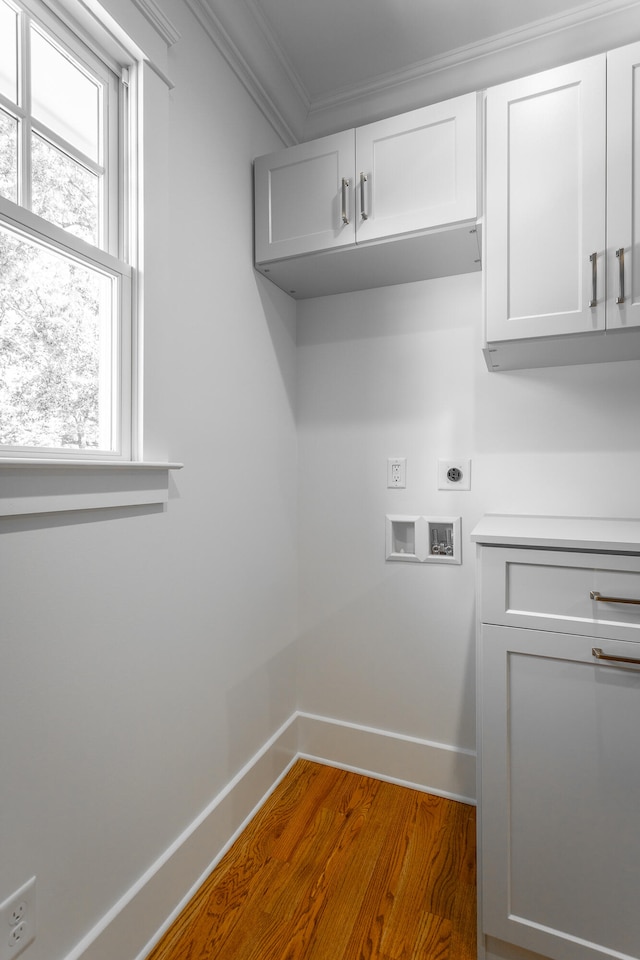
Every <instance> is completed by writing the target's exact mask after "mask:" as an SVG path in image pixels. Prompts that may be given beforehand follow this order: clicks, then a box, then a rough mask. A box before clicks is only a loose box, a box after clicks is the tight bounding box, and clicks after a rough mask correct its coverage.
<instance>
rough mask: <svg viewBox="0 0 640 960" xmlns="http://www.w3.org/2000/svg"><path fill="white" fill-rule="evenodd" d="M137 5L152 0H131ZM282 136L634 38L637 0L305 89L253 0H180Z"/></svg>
mask: <svg viewBox="0 0 640 960" xmlns="http://www.w3.org/2000/svg"><path fill="white" fill-rule="evenodd" d="M134 2H135V3H136V4H137V5H141V6H143V5H146V4H149V5H151V4H153V6H155V0H134ZM186 3H187V5H188V6H189V7H190V9H191V10H192V12H193V13H194V15H195V16H196V17H197V19H198V20H199V22H200V23H201V25H202V26H203V27H204V29H205V31H206V32H207V34H208V35H209V37H210V39H211V40H212V41H213V43H214V44H215V45H216V47H217V48H218V50H219V51H220V52H221V53H222V55H223V56H224V58H225V60H226V61H227V63H228V64H229V66H230V67H231V68H232V69H233V71H234V72H235V73H236V75H237V76H238V78H239V79H240V81H241V82H242V84H243V85H244V87H245V88H246V90H247V91H248V92H249V94H250V95H251V97H252V98H253V100H254V102H255V103H256V104H257V105H258V107H259V108H260V109H261V111H262V112H263V114H264V115H265V117H266V118H267V120H268V121H269V122H270V123H271V125H272V126H273V128H274V130H275V131H276V133H277V134H278V135H279V136H280V138H281V139H282V141H283V144H284V145H290V144H292V143H296V142H299V141H300V140H308V139H312V138H314V137H318V136H323V135H325V134H327V133H332V132H335V131H337V130H340V129H345V128H347V127H350V126H358V125H360V124H362V123H368V122H370V121H372V120H376V119H380V118H382V117H385V116H391V115H393V114H395V113H402V112H403V111H405V110H411V109H413V108H415V107H417V106H421V105H424V104H427V103H434V102H436V101H437V100H443V99H447V98H448V97H453V96H457V95H459V94H461V93H466V92H469V91H470V90H482V89H484V88H486V87H487V86H492V85H493V84H496V83H502V82H504V81H506V80H510V79H514V78H516V77H518V76H526V75H528V74H531V73H536V72H538V71H539V70H544V69H547V68H548V67H552V66H557V65H559V64H561V63H566V62H569V61H572V60H579V59H581V58H582V57H586V56H591V55H593V54H594V53H598V52H603V51H605V50H607V49H611V48H613V47H615V46H621V45H623V44H625V43H631V42H632V41H634V40H637V39H640V0H588V2H586V3H581V4H579V5H577V6H575V7H573V8H572V9H570V10H567V11H564V12H563V13H559V14H555V15H553V16H551V17H546V18H544V19H541V20H537V21H535V22H532V23H530V24H527V25H525V26H524V27H521V28H519V29H514V30H510V31H506V32H504V33H501V34H497V35H495V36H493V37H489V38H487V39H485V40H483V41H480V42H478V43H473V44H469V45H467V46H463V47H459V48H457V49H455V50H452V51H449V52H447V53H445V54H443V55H442V56H437V57H433V58H431V59H428V60H424V61H422V62H420V63H416V64H413V65H412V66H411V67H409V68H408V69H406V70H402V71H398V72H394V73H388V74H384V75H379V76H376V77H374V78H372V80H371V81H370V82H367V83H365V84H360V85H357V86H352V87H349V88H343V89H340V90H336V91H333V92H332V93H329V94H328V95H326V96H322V97H316V98H311V97H310V96H309V93H308V91H307V90H306V88H305V86H304V84H303V82H302V81H301V79H300V77H299V76H298V74H297V73H296V71H295V69H294V67H293V65H292V63H291V61H290V60H289V58H288V57H287V54H286V52H285V51H284V49H283V48H282V46H281V44H280V43H279V41H278V38H277V36H276V35H275V33H274V31H273V29H272V28H271V26H270V24H269V22H268V20H267V19H266V18H265V17H264V15H263V13H262V10H261V8H260V4H259V0H186Z"/></svg>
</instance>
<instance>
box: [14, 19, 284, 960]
mask: <svg viewBox="0 0 640 960" xmlns="http://www.w3.org/2000/svg"><path fill="white" fill-rule="evenodd" d="M167 12H168V13H169V14H170V16H171V18H172V20H173V22H174V23H175V25H176V26H177V28H178V30H179V31H180V33H181V34H182V38H181V39H180V40H179V41H178V43H177V44H176V45H175V46H174V47H173V48H172V50H171V53H170V59H169V75H170V77H171V79H172V80H173V81H174V83H175V89H174V90H173V91H172V92H171V95H170V105H169V112H170V129H169V144H170V155H169V167H170V171H169V172H170V182H171V189H170V194H169V196H159V197H157V198H155V203H157V204H158V206H159V207H160V208H161V210H162V211H163V214H164V226H165V229H166V236H165V239H166V241H167V242H168V245H169V254H170V258H171V264H172V275H171V279H170V281H169V283H168V293H169V295H168V298H167V300H166V302H165V303H164V305H163V307H162V309H160V310H157V311H154V312H153V314H152V315H150V316H148V317H147V325H146V351H147V358H148V361H149V362H151V360H153V364H154V369H155V371H156V372H159V373H160V375H161V378H162V387H163V389H162V390H159V389H156V390H155V392H153V391H150V393H149V395H148V398H147V399H148V400H149V402H150V403H151V407H150V408H149V409H148V411H147V412H148V415H149V420H150V422H152V423H153V424H154V431H155V440H156V442H158V439H159V438H158V433H159V432H161V433H162V434H163V436H162V442H163V443H164V444H165V447H166V454H167V455H168V456H169V457H170V459H174V460H182V461H184V464H185V466H184V469H183V470H182V471H181V472H179V473H176V474H173V475H172V499H171V501H170V503H169V505H168V509H167V510H166V511H165V512H161V511H160V512H156V511H155V510H154V509H148V508H145V509H139V510H135V509H132V510H122V511H120V512H114V511H108V512H102V513H101V512H89V513H85V514H77V515H60V516H58V517H56V518H55V519H50V518H49V519H47V518H42V517H32V518H29V519H24V520H21V519H9V520H3V521H2V524H1V525H0V645H1V649H2V656H1V660H0V687H1V692H0V711H1V717H0V756H1V762H0V767H1V777H0V811H1V813H0V820H1V829H2V840H1V844H0V901H2V900H3V899H4V898H5V897H6V896H8V895H9V894H11V893H12V892H13V890H14V889H16V888H17V887H18V886H20V885H21V884H22V883H23V882H24V881H25V880H27V879H28V878H29V877H31V876H32V875H34V874H35V875H36V876H37V887H38V925H39V931H38V936H37V939H36V941H35V943H34V944H33V946H32V947H29V948H28V950H27V952H26V953H25V957H28V958H29V960H60V958H63V957H65V956H67V954H68V953H69V951H71V949H72V948H73V947H75V945H76V944H77V943H78V942H79V941H80V940H81V938H82V937H83V936H84V935H85V934H86V933H87V932H88V931H89V930H90V928H91V927H92V926H93V925H94V924H95V923H96V922H97V921H99V920H100V919H101V918H102V917H103V916H104V915H105V914H106V913H107V911H108V910H109V909H110V908H111V907H112V906H113V905H114V904H116V902H117V901H118V900H119V898H120V897H121V896H123V895H124V894H125V893H126V891H127V890H128V889H129V887H130V886H131V885H132V884H133V883H134V882H135V881H137V880H138V878H139V877H140V876H141V875H142V874H143V873H144V871H146V870H147V868H149V867H150V866H151V865H152V864H153V863H154V861H155V860H156V858H158V857H159V856H160V855H161V854H163V852H164V851H165V850H166V849H167V848H168V847H169V845H170V844H171V843H172V842H173V841H174V840H175V839H176V838H177V837H178V835H179V834H180V833H181V831H183V830H184V829H185V828H186V827H187V825H189V824H190V823H191V822H192V821H193V820H194V818H195V817H196V816H197V815H198V814H199V813H200V811H201V810H203V809H204V808H205V807H206V806H207V804H209V803H210V801H211V800H212V798H214V797H215V796H216V795H217V794H218V792H219V791H220V790H222V789H223V788H224V787H225V786H226V785H227V784H228V783H229V781H230V780H231V778H232V777H233V776H234V774H235V773H236V772H237V771H238V770H239V769H240V768H241V767H242V766H243V764H245V762H246V761H247V760H248V759H249V757H251V756H252V755H253V754H254V753H255V751H256V750H258V748H259V747H261V746H262V744H263V743H264V742H265V741H266V740H267V739H268V738H269V736H270V735H271V734H272V733H273V732H274V731H275V730H276V729H277V728H278V727H279V726H280V724H281V723H282V722H283V720H284V719H286V718H288V717H289V716H290V715H291V713H292V711H293V709H294V708H295V691H294V666H295V664H294V656H293V645H294V642H295V637H296V600H295V591H296V581H295V576H296V481H295V463H296V435H295V422H294V403H295V378H294V369H295V366H294V365H295V310H294V305H293V303H292V302H291V301H290V300H289V299H288V298H287V297H285V296H284V295H283V294H281V293H280V292H279V291H277V290H276V289H275V288H274V287H272V285H270V284H268V283H267V282H266V281H264V280H261V279H260V278H258V277H257V275H256V274H255V273H254V271H253V268H252V244H253V239H252V229H253V228H252V191H251V181H252V168H251V161H252V159H253V157H254V156H256V155H257V154H260V153H265V152H267V151H269V150H273V149H276V148H277V147H279V146H280V142H279V141H278V140H277V138H276V137H275V135H274V134H273V132H272V131H271V130H270V128H269V127H268V125H267V122H266V121H265V120H264V118H263V117H262V116H261V114H260V113H259V112H258V110H257V108H255V107H254V105H253V102H252V101H251V100H250V98H249V97H248V95H247V94H246V92H245V91H244V89H243V87H242V86H241V85H240V83H239V82H238V81H237V80H236V78H235V77H234V76H233V75H232V73H231V72H230V70H229V69H228V68H227V66H226V64H224V62H223V61H222V60H221V58H220V57H219V56H218V54H217V52H216V50H215V48H214V46H213V45H212V44H211V42H210V41H209V40H208V39H207V38H206V36H205V35H204V33H203V31H202V29H201V27H200V26H199V25H198V24H197V23H196V21H195V20H194V19H193V18H192V15H191V13H190V12H189V11H188V10H187V8H186V7H184V6H183V4H182V3H179V2H172V3H171V4H167ZM156 239H157V238H156ZM148 242H149V243H153V242H154V238H153V237H150V238H148ZM159 422H160V426H159ZM237 816H238V812H237V811H236V819H237ZM232 819H233V818H230V822H231V820H232ZM240 819H242V816H240ZM224 839H226V837H225V838H224ZM215 852H216V850H211V851H210V852H209V853H207V852H206V851H203V852H202V856H203V857H206V858H207V859H206V860H205V862H208V861H209V860H210V859H211V857H212V856H213V855H214V854H215ZM185 876H188V873H187V872H185ZM192 880H193V876H191V879H190V880H189V882H192ZM175 902H176V899H174V901H173V903H172V904H171V906H173V905H174V903H175ZM132 953H133V951H132V949H131V944H130V943H128V942H126V941H125V942H123V943H121V945H120V948H117V949H116V950H115V951H113V950H112V951H111V954H110V956H111V957H116V956H118V957H123V958H125V957H130V956H132Z"/></svg>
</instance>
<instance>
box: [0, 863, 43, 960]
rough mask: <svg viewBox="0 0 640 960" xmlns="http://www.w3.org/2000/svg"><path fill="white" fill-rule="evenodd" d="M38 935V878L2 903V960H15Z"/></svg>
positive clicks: (0, 957)
mask: <svg viewBox="0 0 640 960" xmlns="http://www.w3.org/2000/svg"><path fill="white" fill-rule="evenodd" d="M35 935H36V878H35V877H32V878H31V880H28V881H27V882H26V883H25V884H24V886H22V887H20V889H19V890H16V892H15V893H13V894H12V895H11V896H10V897H8V898H7V899H6V900H5V901H4V903H0V960H13V957H17V956H18V954H19V953H22V951H23V950H24V948H25V947H28V946H29V944H30V943H31V942H32V941H33V940H34V939H35Z"/></svg>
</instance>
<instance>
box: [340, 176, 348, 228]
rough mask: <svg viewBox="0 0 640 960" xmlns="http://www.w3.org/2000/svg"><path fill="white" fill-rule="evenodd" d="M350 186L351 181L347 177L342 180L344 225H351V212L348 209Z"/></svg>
mask: <svg viewBox="0 0 640 960" xmlns="http://www.w3.org/2000/svg"><path fill="white" fill-rule="evenodd" d="M349 186H350V180H349V179H348V178H347V177H343V178H342V210H341V214H342V217H341V219H342V222H343V223H344V224H347V223H349V211H348V209H347V198H348V196H349V194H348V190H349Z"/></svg>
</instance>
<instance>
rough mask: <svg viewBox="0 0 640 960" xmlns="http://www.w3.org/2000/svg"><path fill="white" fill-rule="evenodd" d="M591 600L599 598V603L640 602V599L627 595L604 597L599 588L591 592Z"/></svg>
mask: <svg viewBox="0 0 640 960" xmlns="http://www.w3.org/2000/svg"><path fill="white" fill-rule="evenodd" d="M589 599H590V600H597V601H598V603H637V604H640V600H628V599H626V598H625V597H602V596H600V594H599V593H598V591H597V590H592V591H591V593H590V594H589Z"/></svg>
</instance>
